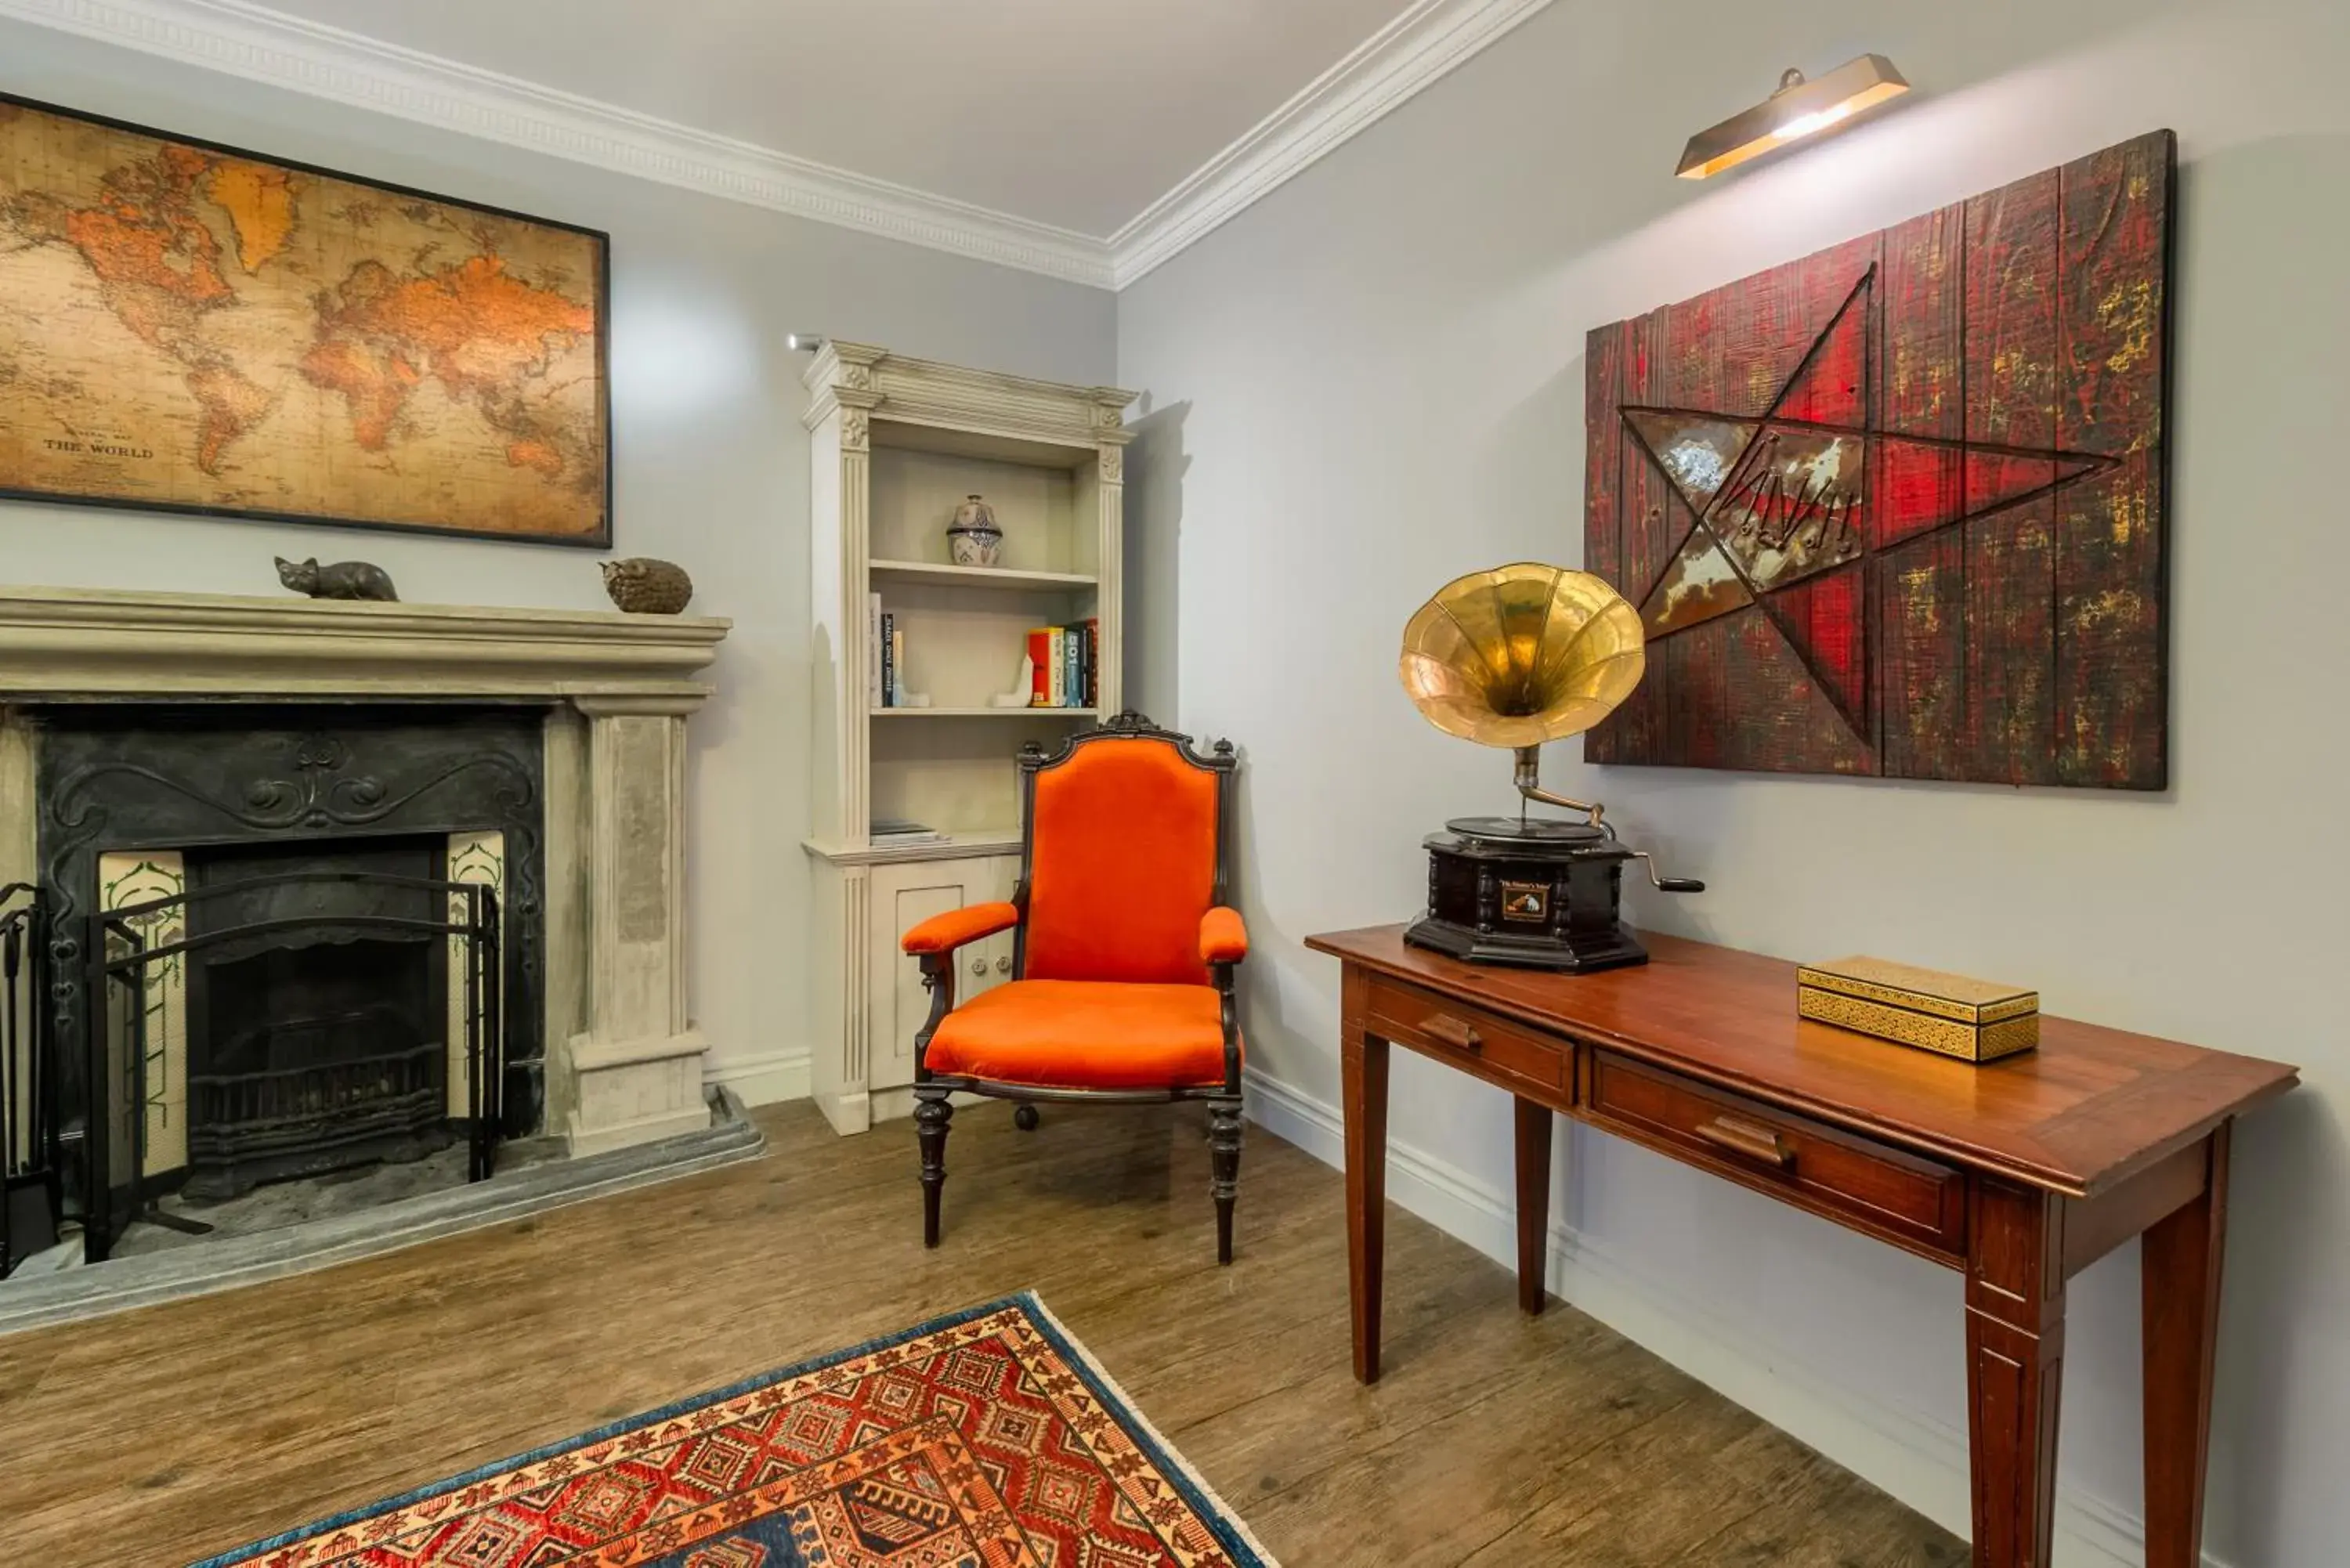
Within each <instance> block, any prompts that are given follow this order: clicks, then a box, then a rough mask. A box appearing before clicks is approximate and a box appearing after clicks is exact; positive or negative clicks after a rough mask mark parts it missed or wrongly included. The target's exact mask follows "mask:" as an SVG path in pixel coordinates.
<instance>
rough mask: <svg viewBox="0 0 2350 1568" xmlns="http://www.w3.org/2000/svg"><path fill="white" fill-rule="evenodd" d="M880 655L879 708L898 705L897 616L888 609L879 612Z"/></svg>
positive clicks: (877, 704) (877, 705)
mask: <svg viewBox="0 0 2350 1568" xmlns="http://www.w3.org/2000/svg"><path fill="white" fill-rule="evenodd" d="M880 641H881V657H880V659H879V660H877V663H878V665H879V670H880V674H881V700H880V701H879V702H877V703H876V704H875V706H876V707H880V708H895V707H896V706H897V705H898V618H897V617H896V616H894V615H892V614H890V613H889V611H888V610H884V611H882V612H881V638H880Z"/></svg>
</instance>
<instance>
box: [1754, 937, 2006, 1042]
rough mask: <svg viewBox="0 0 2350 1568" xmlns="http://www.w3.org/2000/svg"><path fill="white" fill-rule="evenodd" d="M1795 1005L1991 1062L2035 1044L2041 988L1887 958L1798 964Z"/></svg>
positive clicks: (1845, 1024) (1866, 1030) (1809, 1013)
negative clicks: (2025, 986)
mask: <svg viewBox="0 0 2350 1568" xmlns="http://www.w3.org/2000/svg"><path fill="white" fill-rule="evenodd" d="M1795 1011H1796V1012H1797V1013H1799V1014H1801V1015H1802V1016H1803V1017H1805V1018H1811V1019H1816V1020H1817V1021H1818V1022H1820V1023H1833V1024H1835V1026H1836V1027H1837V1028H1839V1029H1852V1030H1856V1031H1858V1032H1859V1033H1863V1034H1874V1035H1876V1036H1877V1038H1878V1039H1880V1040H1890V1041H1893V1042H1895V1043H1896V1044H1902V1045H1915V1046H1917V1047H1918V1049H1919V1050H1921V1051H1931V1052H1934V1053H1936V1054H1939V1055H1943V1056H1956V1057H1957V1058H1959V1060H1960V1061H1962V1062H1977V1063H1981V1062H1995V1061H1997V1060H1998V1059H1999V1058H2001V1057H2002V1056H2012V1055H2014V1054H2016V1053H2017V1052H2019V1051H2029V1050H2031V1049H2032V1048H2033V1046H2035V1045H2037V1044H2040V993H2039V992H2036V991H2023V990H2021V989H2019V988H2017V987H2015V986H2012V985H2000V984H1997V983H1995V982H1993V981H1984V980H1969V979H1968V978H1967V977H1966V976H1965V975H1962V974H1944V973H1943V972H1942V971H1939V970H1931V969H1919V968H1918V967H1917V966H1915V965H1913V964H1906V963H1895V962H1893V961H1891V960H1889V959H1874V958H1845V959H1837V960H1835V961H1834V962H1832V963H1820V964H1804V965H1802V966H1801V967H1799V968H1798V969H1797V970H1796V971H1795Z"/></svg>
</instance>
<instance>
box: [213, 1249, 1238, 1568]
mask: <svg viewBox="0 0 2350 1568" xmlns="http://www.w3.org/2000/svg"><path fill="white" fill-rule="evenodd" d="M554 1563H579V1564H592V1565H594V1568H640V1565H641V1568H1160V1565H1166V1568H1273V1559H1272V1558H1271V1557H1269V1556H1268V1555H1266V1553H1265V1551H1264V1549H1263V1547H1261V1546H1259V1545H1258V1544H1257V1543H1256V1542H1255V1541H1254V1540H1253V1538H1252V1537H1251V1536H1250V1535H1249V1532H1248V1528H1247V1526H1245V1525H1243V1524H1242V1523H1241V1521H1239V1520H1237V1519H1235V1518H1234V1517H1233V1516H1232V1514H1231V1513H1230V1512H1228V1511H1226V1510H1225V1509H1224V1507H1223V1505H1222V1502H1221V1501H1219V1500H1218V1499H1217V1497H1216V1495H1215V1493H1213V1492H1212V1491H1211V1490H1208V1488H1207V1486H1206V1485H1205V1484H1204V1483H1203V1482H1201V1480H1200V1478H1199V1477H1198V1476H1197V1475H1195V1474H1194V1473H1193V1472H1192V1470H1191V1467H1190V1466H1189V1465H1187V1464H1185V1463H1184V1462H1183V1460H1182V1459H1181V1458H1180V1457H1179V1456H1178V1455H1177V1454H1176V1452H1175V1450H1174V1449H1170V1448H1169V1447H1168V1446H1167V1444H1166V1442H1165V1441H1164V1440H1163V1439H1161V1438H1159V1435H1158V1434H1157V1433H1155V1432H1153V1431H1152V1430H1151V1429H1150V1426H1149V1423H1148V1422H1146V1421H1145V1420H1143V1418H1142V1417H1140V1416H1139V1415H1138V1414H1136V1412H1135V1410H1134V1408H1133V1407H1132V1406H1131V1405H1129V1404H1128V1401H1127V1398H1126V1396H1125V1394H1124V1393H1123V1392H1121V1391H1120V1390H1119V1388H1118V1385H1116V1384H1115V1383H1113V1382H1111V1381H1110V1379H1109V1377H1108V1376H1107V1374H1105V1373H1104V1372H1103V1371H1102V1370H1101V1368H1100V1367H1099V1366H1096V1365H1095V1364H1094V1361H1093V1358H1092V1357H1091V1356H1089V1355H1087V1354H1086V1351H1085V1349H1084V1347H1082V1346H1081V1345H1078V1344H1077V1342H1076V1340H1075V1339H1072V1338H1071V1337H1070V1336H1069V1334H1068V1333H1067V1332H1066V1330H1064V1329H1063V1328H1062V1327H1061V1325H1060V1324H1057V1323H1055V1321H1054V1320H1053V1316H1052V1314H1050V1313H1048V1312H1046V1311H1045V1307H1044V1303H1041V1302H1039V1301H1037V1300H1036V1298H1035V1296H1033V1295H1019V1296H1014V1297H1011V1298H1009V1299H1007V1300H1004V1301H1001V1302H995V1303H991V1304H989V1305H987V1306H982V1307H973V1308H972V1309H971V1310H970V1311H968V1312H961V1313H957V1314H953V1315H952V1316H951V1317H943V1318H940V1319H938V1320H937V1321H935V1322H932V1323H926V1324H922V1325H921V1326H920V1327H919V1328H914V1329H910V1330H908V1331H907V1332H906V1333H904V1334H896V1335H893V1336H891V1337H890V1338H888V1339H885V1340H877V1341H875V1342H874V1343H872V1344H870V1345H859V1346H858V1347H857V1348H856V1349H854V1350H847V1351H843V1352H840V1353H839V1354H837V1355H828V1356H826V1357H824V1358H823V1359H821V1360H818V1361H812V1362H808V1363H806V1365H804V1366H795V1367H793V1368H791V1369H790V1370H788V1371H785V1372H777V1373H771V1374H769V1375H768V1376H764V1377H759V1378H754V1380H752V1381H751V1382H748V1383H742V1384H737V1385H736V1386H733V1387H732V1388H723V1389H720V1390H719V1391H718V1392H717V1393H715V1394H705V1395H703V1396H702V1397H699V1398H695V1399H689V1400H686V1401H684V1402H683V1403H681V1404H678V1405H672V1406H671V1407H669V1408H667V1409H665V1410H657V1411H655V1412H654V1413H652V1414H651V1415H650V1416H642V1417H638V1418H636V1419H634V1420H631V1421H625V1422H622V1423H620V1424H619V1425H618V1426H612V1427H607V1428H604V1429H602V1430H601V1431H597V1432H591V1433H589V1434H588V1435H587V1436H586V1437H584V1438H576V1439H574V1440H572V1441H570V1442H567V1443H560V1444H557V1445H556V1446H555V1447H553V1448H548V1449H540V1450H539V1451H538V1452H536V1453H534V1454H526V1455H525V1456H523V1457H522V1458H520V1459H510V1460H507V1461H506V1462H504V1463H503V1464H495V1465H491V1466H489V1467H487V1468H485V1469H478V1470H475V1471H473V1473H471V1474H470V1475H463V1476H459V1477H456V1478H455V1479H454V1480H447V1481H442V1482H441V1483H440V1484H439V1485H437V1486H431V1487H427V1488H425V1489H423V1490H421V1491H414V1492H411V1493H409V1494H408V1495H407V1496H405V1497H398V1498H393V1499H391V1500H390V1501H387V1502H383V1503H380V1504H378V1505H376V1506H375V1507H373V1508H369V1509H363V1510H360V1511H358V1512H355V1513H348V1514H345V1515H342V1516H341V1517H339V1518H337V1519H330V1520H328V1521H325V1522H324V1523H321V1524H314V1525H311V1526H309V1527H307V1528H306V1529H302V1530H296V1531H294V1532H291V1533H289V1534H286V1535H281V1536H278V1537H276V1538H275V1539H273V1540H269V1541H264V1542H256V1543H255V1544H254V1545H251V1546H247V1547H244V1548H242V1549H241V1550H238V1551H235V1552H229V1553H227V1554H226V1555H224V1556H220V1557H214V1558H212V1559H209V1560H208V1561H206V1562H205V1563H200V1564H197V1565H196V1568H547V1565H550V1564H554Z"/></svg>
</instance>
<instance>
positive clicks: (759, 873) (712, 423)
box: [0, 22, 1116, 1089]
mask: <svg viewBox="0 0 2350 1568" xmlns="http://www.w3.org/2000/svg"><path fill="white" fill-rule="evenodd" d="M0 89H5V90H7V91H10V92H15V93H19V94H23V95H25V96H27V97H32V98H37V99H47V100H48V101H50V102H54V103H58V104H63V105H67V106H69V107H73V108H78V109H87V110H90V111H93V112H96V113H100V114H109V115H114V116H117V117H119V118H121V119H130V120H134V121H137V122H139V123H141V124H146V125H151V126H155V127H159V128H161V129H165V130H172V131H178V132H181V133H182V134H186V135H190V136H200V137H204V138H208V139H211V140H219V141H224V142H227V143H229V144H231V145H233V146H239V147H245V148H250V149H252V150H254V151H260V152H268V153H276V154H279V155H282V156H285V157H289V158H294V159H298V160H301V161H307V162H311V163H317V164H320V165H323V166H325V167H327V168H329V169H335V170H339V171H349V172H351V173H355V174H359V175H361V176H365V177H371V178H376V179H381V180H388V181H391V182H396V183H400V184H405V185H411V186H415V187H418V188H421V189H422V190H426V191H431V192H442V193H446V194H449V195H452V196H459V197H464V198H468V199H470V200H473V201H478V202H488V203H490V204H492V205H495V206H502V207H509V208H513V209H515V210H517V211H520V212H525V213H534V214H538V215H543V216H546V217H551V218H560V219H565V220H568V221H570V222H572V223H585V224H587V225H589V226H592V227H595V228H600V229H605V230H608V231H609V232H610V234H611V235H612V293H613V301H612V379H613V421H614V441H615V447H616V451H617V453H618V464H619V474H618V486H619V488H618V495H617V499H616V504H615V518H616V521H617V535H616V538H617V551H618V553H619V554H623V555H650V556H666V557H669V558H671V559H673V560H676V561H678V562H680V563H681V564H682V565H683V566H685V567H686V568H687V570H689V571H690V572H691V573H692V574H693V578H694V581H695V584H696V586H697V588H698V592H697V596H696V598H695V601H694V608H695V609H696V610H697V611H700V612H703V613H707V614H712V615H723V616H731V617H733V618H734V623H735V625H734V631H733V636H732V637H731V638H730V639H728V641H727V642H726V644H725V648H724V650H723V654H722V656H721V658H720V659H719V662H718V664H717V665H716V667H715V670H714V674H715V678H716V680H717V683H718V687H719V692H718V696H717V698H716V699H715V700H714V701H712V703H711V704H710V706H709V707H708V708H707V709H705V710H704V711H702V713H701V714H700V715H699V716H698V717H697V718H696V719H695V720H694V722H693V727H692V733H693V751H692V759H691V779H692V792H693V793H692V801H691V814H692V817H693V827H692V845H691V861H690V863H689V866H688V876H689V877H690V881H691V915H690V918H691V920H692V922H693V926H694V932H695V936H694V941H695V947H696V955H697V956H696V965H695V974H694V985H693V991H692V995H693V1002H694V1009H695V1012H697V1013H698V1015H699V1017H700V1019H701V1022H702V1026H703V1028H704V1029H705V1030H706V1032H707V1033H708V1035H709V1038H710V1042H711V1050H712V1065H713V1067H715V1068H718V1069H722V1070H723V1069H729V1068H732V1069H734V1070H738V1071H739V1070H746V1069H751V1068H764V1069H767V1070H766V1071H764V1072H763V1073H762V1075H761V1078H760V1079H759V1080H757V1081H754V1083H753V1084H752V1085H749V1086H751V1087H753V1088H754V1089H755V1088H758V1087H761V1086H762V1085H764V1086H767V1087H769V1088H772V1086H773V1085H775V1083H776V1082H778V1081H779V1078H778V1075H776V1074H775V1072H774V1071H773V1068H774V1064H775V1057H776V1056H777V1055H778V1054H781V1053H790V1052H798V1051H805V1050H806V1047H807V1046H808V1044H809V1043H810V1034H809V1031H810V1030H811V1028H812V1026H813V1025H812V1022H811V1020H812V1013H811V1010H810V1007H809V996H808V987H809V976H808V973H807V961H806V955H807V950H808V908H809V906H808V886H809V884H808V875H807V869H806V861H805V857H804V856H803V854H802V852H801V850H800V847H799V841H800V839H801V838H802V837H803V836H805V835H806V832H807V813H808V805H807V789H808V782H807V773H808V769H807V762H806V756H807V745H808V725H809V722H810V721H809V713H810V698H811V680H812V675H811V664H810V656H809V640H808V639H809V633H808V627H809V612H808V515H807V511H808V477H807V441H806V433H805V432H804V431H802V430H801V429H800V426H799V411H800V410H801V408H802V407H804V406H805V402H806V389H804V388H803V387H802V386H801V385H800V380H799V374H800V370H801V369H802V367H803V366H804V364H805V363H806V360H805V358H804V357H803V356H800V355H797V354H794V353H792V352H790V351H789V350H787V349H785V347H784V343H783V337H784V334H785V332H787V331H789V330H792V329H794V328H808V329H813V330H817V331H822V332H827V333H830V334H833V335H835V336H837V337H846V338H853V339H857V340H859V341H863V342H870V343H880V344H884V345H887V346H889V348H896V349H899V350H900V351H902V352H905V353H909V354H916V355H920V356H924V357H931V358H944V359H951V360H956V361H961V362H966V363H971V364H976V365H984V366H988V367H991V368H993V369H1005V370H1013V371H1021V372H1025V373H1027V374H1031V375H1036V376H1045V377H1051V378H1055V379H1067V380H1073V381H1079V382H1084V383H1087V384H1098V383H1104V382H1107V381H1108V380H1109V379H1111V378H1110V372H1111V369H1112V368H1113V358H1114V352H1115V345H1114V330H1115V327H1114V322H1115V312H1116V303H1115V300H1114V299H1113V297H1112V296H1110V295H1108V294H1107V293H1104V292H1101V291H1099V290H1096V289H1089V288H1085V287H1081V286H1076V285H1070V284H1062V283H1056V282H1053V281H1051V280H1048V279H1045V278H1040V277H1035V276H1033V275H1027V274H1024V273H1018V272H1013V271H1010V270H1007V269H1004V268H1001V267H995V266H990V265H984V264H982V263H977V262H969V261H963V260H961V259H958V258H954V257H951V256H946V255H942V254H938V253H936V252H932V251H928V250H921V249H918V248H915V247H912V246H909V245H902V244H896V243H894V242H891V241H887V240H880V239H874V238H870V237H868V236H865V235H861V234H850V233H848V232H847V231H846V230H842V229H837V228H832V227H828V226H825V225H821V224H816V223H805V222H802V221H799V220H797V219H793V218H788V217H785V216H783V215H781V214H778V213H770V212H765V211H762V210H759V209H755V208H752V207H746V206H742V205H738V204H736V203H733V202H723V201H719V200H716V199H714V198H711V197H705V196H701V195H697V194H694V193H691V192H684V191H680V190H676V189H673V188H671V187H668V186H662V185H656V184H652V183H650V182H644V181H639V180H635V179H630V178H627V177H623V176H620V175H615V174H607V173H603V172H600V171H597V170H594V169H590V168H586V167H583V166H581V165H577V164H573V163H568V162H564V161H556V160H553V159H547V158H543V157H538V156H536V155H533V154H529V153H525V152H520V151H513V150H510V149H507V148H504V147H501V146H496V145H494V144H490V143H485V142H481V141H476V140H469V139H466V138H463V137H459V136H454V135H449V134H443V133H440V132H436V131H432V130H425V129H422V128H420V127H418V126H415V125H412V124H410V123H408V122H406V121H402V120H395V119H386V118H383V117H381V116H378V115H375V114H371V113H369V112H366V111H363V110H360V109H352V108H345V107H343V106H341V105H338V104H333V103H328V102H325V101H322V100H319V99H310V98H305V97H300V96H296V95H293V94H288V93H284V92H279V91H276V90H273V89H269V88H259V87H255V86H254V85H252V84H250V83H246V82H243V81H238V80H235V79H233V78H227V77H221V76H213V75H210V74H208V73H204V72H199V71H192V70H189V69H187V68H185V67H179V66H174V65H169V64H166V63H163V62H161V61H158V60H155V59H152V58H150V57H146V56H143V55H138V54H132V53H130V52H127V51H120V50H116V49H111V48H109V47H104V46H100V45H96V44H90V43H87V42H84V41H81V40H78V39H73V38H69V37H67V36H62V35H59V34H56V33H51V32H48V31H46V30H44V29H40V28H36V27H31V26H25V25H23V24H19V23H13V22H0ZM273 554H275V555H284V556H293V557H296V558H299V557H301V556H309V555H317V556H319V557H321V558H322V559H328V560H333V559H340V558H348V557H352V556H363V557H365V558H368V559H370V560H375V561H380V562H381V563H382V564H383V565H384V566H386V567H388V568H389V569H390V572H391V574H392V576H393V577H394V578H395V579H396V580H397V581H398V582H399V584H400V593H401V595H402V596H403V597H406V598H408V599H411V600H413V601H415V602H418V603H442V604H489V605H525V606H548V607H577V608H609V607H610V604H609V601H608V600H607V599H606V598H605V597H604V593H603V586H602V582H601V579H600V576H599V575H598V572H597V569H596V560H597V557H596V556H593V555H591V554H588V553H586V552H581V551H577V550H566V549H557V548H550V547H545V546H541V547H536V548H534V547H531V546H527V545H503V544H497V543H483V542H478V541H457V540H432V539H427V538H419V537H414V536H408V535H390V534H375V533H360V532H356V531H352V530H348V529H328V528H294V527H279V526H273V525H264V524H241V523H231V522H224V521H218V520H213V519H203V518H181V517H166V516H158V515H151V514H147V515H142V514H136V513H130V512H93V511H88V510H83V509H80V508H66V507H52V506H38V505H20V504H0V580H5V581H7V582H10V583H20V584H46V585H64V586H71V587H113V588H177V589H187V590H192V591H203V592H222V593H276V592H277V591H279V590H278V588H277V585H276V576H275V573H274V572H273V571H272V569H271V566H270V557H271V556H272V555H273Z"/></svg>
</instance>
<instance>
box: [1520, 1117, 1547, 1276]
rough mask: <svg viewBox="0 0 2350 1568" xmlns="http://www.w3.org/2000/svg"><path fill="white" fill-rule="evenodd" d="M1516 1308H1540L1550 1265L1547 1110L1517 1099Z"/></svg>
mask: <svg viewBox="0 0 2350 1568" xmlns="http://www.w3.org/2000/svg"><path fill="white" fill-rule="evenodd" d="M1516 1104H1517V1111H1518V1306H1519V1309H1520V1310H1521V1311H1523V1312H1529V1313H1539V1312H1540V1311H1542V1309H1543V1286H1544V1281H1545V1278H1546V1276H1547V1274H1548V1272H1549V1263H1550V1135H1551V1113H1550V1107H1549V1106H1544V1105H1538V1104H1536V1103H1535V1102H1534V1101H1533V1100H1528V1099H1519V1100H1518V1101H1517V1102H1516Z"/></svg>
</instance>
